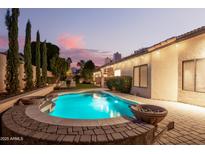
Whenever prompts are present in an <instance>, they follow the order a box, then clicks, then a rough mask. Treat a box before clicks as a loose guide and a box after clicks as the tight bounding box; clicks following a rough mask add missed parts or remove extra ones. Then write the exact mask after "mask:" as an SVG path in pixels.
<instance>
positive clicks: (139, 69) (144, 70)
mask: <svg viewBox="0 0 205 154" xmlns="http://www.w3.org/2000/svg"><path fill="white" fill-rule="evenodd" d="M133 76H134V80H133V85H134V86H135V87H142V88H146V87H147V86H148V65H140V66H135V67H134V72H133Z"/></svg>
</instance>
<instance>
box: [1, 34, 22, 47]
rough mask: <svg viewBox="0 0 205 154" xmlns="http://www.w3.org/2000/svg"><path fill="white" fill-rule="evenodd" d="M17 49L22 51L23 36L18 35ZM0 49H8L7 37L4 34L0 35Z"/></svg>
mask: <svg viewBox="0 0 205 154" xmlns="http://www.w3.org/2000/svg"><path fill="white" fill-rule="evenodd" d="M18 41H19V49H20V51H23V48H24V42H25V39H24V37H23V36H19V38H18ZM0 49H5V50H6V49H8V37H7V36H5V35H0Z"/></svg>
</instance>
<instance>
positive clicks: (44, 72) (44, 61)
mask: <svg viewBox="0 0 205 154" xmlns="http://www.w3.org/2000/svg"><path fill="white" fill-rule="evenodd" d="M46 83H47V47H46V41H44V42H43V54H42V85H45V84H46Z"/></svg>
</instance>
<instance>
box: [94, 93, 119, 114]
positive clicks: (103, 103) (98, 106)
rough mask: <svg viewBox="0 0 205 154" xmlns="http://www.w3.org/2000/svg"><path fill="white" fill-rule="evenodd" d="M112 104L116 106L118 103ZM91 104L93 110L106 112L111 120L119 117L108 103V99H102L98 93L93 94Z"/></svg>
mask: <svg viewBox="0 0 205 154" xmlns="http://www.w3.org/2000/svg"><path fill="white" fill-rule="evenodd" d="M114 103H115V104H116V103H118V101H117V100H115V101H114ZM91 104H92V107H93V108H94V109H95V110H99V111H101V112H106V113H107V114H109V115H110V117H111V118H113V117H119V116H120V115H121V114H120V112H118V111H117V110H115V108H114V107H113V106H112V104H111V103H110V102H109V99H107V98H106V97H102V96H101V95H100V94H99V93H93V98H92V103H91Z"/></svg>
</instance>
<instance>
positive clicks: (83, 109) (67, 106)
mask: <svg viewBox="0 0 205 154" xmlns="http://www.w3.org/2000/svg"><path fill="white" fill-rule="evenodd" d="M54 102H55V104H56V105H55V108H54V110H53V111H52V112H50V113H49V115H51V116H56V117H60V118H71V119H105V118H113V117H119V116H127V117H133V114H132V112H131V110H130V108H129V105H131V104H134V102H131V101H127V100H124V99H121V98H119V97H117V96H114V95H111V94H110V93H107V92H101V91H99V92H84V93H72V94H65V95H61V96H58V98H57V99H56V100H55V101H54Z"/></svg>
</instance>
